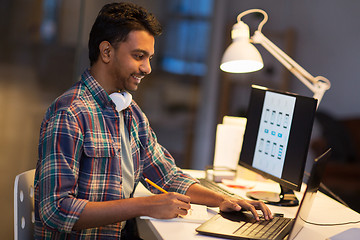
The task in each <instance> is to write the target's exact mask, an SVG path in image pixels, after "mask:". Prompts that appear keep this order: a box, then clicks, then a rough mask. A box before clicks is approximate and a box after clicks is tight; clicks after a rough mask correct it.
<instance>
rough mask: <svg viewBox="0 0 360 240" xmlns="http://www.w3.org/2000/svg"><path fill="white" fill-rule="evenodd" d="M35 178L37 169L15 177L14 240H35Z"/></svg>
mask: <svg viewBox="0 0 360 240" xmlns="http://www.w3.org/2000/svg"><path fill="white" fill-rule="evenodd" d="M34 176H35V169H33V170H29V171H26V172H23V173H21V174H19V175H17V176H16V177H15V184H14V239H15V240H28V239H34V222H35V213H34Z"/></svg>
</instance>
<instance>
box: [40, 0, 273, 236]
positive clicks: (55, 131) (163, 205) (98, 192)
mask: <svg viewBox="0 0 360 240" xmlns="http://www.w3.org/2000/svg"><path fill="white" fill-rule="evenodd" d="M160 33H161V26H160V24H159V23H158V21H157V20H156V19H155V17H154V16H153V15H152V14H150V13H148V12H147V11H146V10H145V9H143V8H141V7H139V6H137V5H135V4H131V3H112V4H107V5H105V6H104V7H103V8H102V10H101V11H100V12H99V15H98V16H97V18H96V21H95V23H94V25H93V27H92V30H91V32H90V38H89V58H90V68H89V69H87V70H85V71H84V73H83V74H82V76H81V79H80V80H79V81H78V82H77V83H75V84H74V86H73V87H71V88H70V89H69V90H68V91H66V92H65V93H64V94H62V95H61V96H60V97H58V98H57V99H56V100H55V101H54V103H53V104H52V105H51V106H50V107H49V109H48V111H47V112H46V115H45V117H44V120H43V122H42V125H41V130H40V139H39V160H38V163H37V167H36V174H35V239H121V238H122V239H135V237H136V236H135V235H136V229H135V225H134V223H133V219H134V218H135V217H138V216H150V217H154V218H163V219H166V218H173V217H176V216H178V215H179V214H180V215H185V214H186V213H187V210H189V209H190V202H191V203H198V204H205V205H208V206H219V207H220V209H221V210H223V211H232V210H235V211H239V210H240V209H247V210H250V211H252V212H253V214H254V215H255V216H256V217H257V213H256V209H260V210H262V212H263V213H264V216H265V217H266V218H271V217H272V216H271V213H270V211H269V209H268V208H267V207H266V206H265V205H264V204H263V203H261V202H258V201H245V200H239V199H233V198H229V197H227V196H224V195H221V194H218V193H215V192H212V191H210V190H208V189H206V188H204V187H202V186H201V185H199V184H198V183H197V181H196V179H194V178H192V177H191V176H189V175H186V174H184V173H183V172H182V171H181V169H179V168H178V167H177V166H176V165H175V162H174V159H173V158H172V156H171V155H170V154H169V153H168V151H167V150H166V149H165V148H163V147H162V146H161V145H160V144H159V143H158V142H157V139H156V136H155V134H154V132H153V131H152V129H151V128H150V125H149V122H148V120H147V118H146V116H145V115H144V113H143V112H142V111H141V109H140V108H139V106H138V105H137V104H136V103H135V102H134V101H133V100H132V98H131V94H130V93H129V92H132V91H136V90H137V89H138V87H139V84H140V83H141V81H143V80H144V77H145V76H146V75H147V74H150V72H151V66H150V60H151V58H152V56H153V55H154V44H155V37H156V36H158V35H159V34H160ZM145 178H148V179H150V180H152V181H153V182H155V183H156V184H158V185H159V186H160V187H162V188H163V189H165V190H166V191H167V192H168V193H163V194H157V195H153V196H149V197H138V198H133V192H134V189H135V188H136V186H137V184H138V183H139V182H142V183H143V184H144V185H145V186H146V187H148V188H149V190H151V191H152V192H154V193H161V192H159V191H158V190H157V189H156V188H153V187H151V186H149V185H147V183H146V182H145V181H144V179H145Z"/></svg>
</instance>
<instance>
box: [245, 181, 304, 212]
mask: <svg viewBox="0 0 360 240" xmlns="http://www.w3.org/2000/svg"><path fill="white" fill-rule="evenodd" d="M280 189H281V190H280V193H276V192H266V191H250V192H247V193H246V196H247V197H249V198H252V199H255V200H261V201H264V202H265V203H267V204H271V205H276V206H285V207H292V206H298V205H299V200H298V199H297V198H296V196H295V194H294V191H293V190H291V189H288V188H285V187H283V186H282V185H281V184H280Z"/></svg>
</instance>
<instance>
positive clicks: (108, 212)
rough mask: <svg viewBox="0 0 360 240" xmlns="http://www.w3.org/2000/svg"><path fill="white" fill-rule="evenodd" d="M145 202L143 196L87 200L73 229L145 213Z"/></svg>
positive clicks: (106, 223) (123, 219) (110, 222)
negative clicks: (111, 199) (100, 200)
mask: <svg viewBox="0 0 360 240" xmlns="http://www.w3.org/2000/svg"><path fill="white" fill-rule="evenodd" d="M146 202H147V201H146V200H144V198H129V199H122V200H114V201H106V202H88V203H87V204H86V206H85V208H84V210H83V211H82V213H81V214H80V218H79V219H78V220H77V222H76V223H75V225H74V227H73V230H81V229H85V228H93V227H100V226H104V225H108V224H113V223H117V222H121V221H125V220H127V219H131V218H134V217H137V216H141V215H146Z"/></svg>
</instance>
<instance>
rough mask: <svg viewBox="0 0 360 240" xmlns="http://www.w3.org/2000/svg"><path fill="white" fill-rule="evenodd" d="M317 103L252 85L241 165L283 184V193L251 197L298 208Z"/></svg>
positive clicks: (250, 193) (253, 195)
mask: <svg viewBox="0 0 360 240" xmlns="http://www.w3.org/2000/svg"><path fill="white" fill-rule="evenodd" d="M316 106H317V100H316V99H314V98H310V97H305V96H300V95H297V94H293V93H288V92H280V91H276V90H272V89H268V88H264V87H260V86H255V85H253V86H252V89H251V96H250V102H249V106H248V111H247V114H246V117H247V125H246V129H245V133H244V140H243V146H242V150H241V154H240V159H239V165H241V166H244V167H246V168H248V169H250V170H253V171H255V172H257V173H259V174H260V175H262V176H263V177H265V178H269V179H271V180H273V181H275V182H278V183H279V184H280V194H279V193H273V192H265V191H253V192H248V193H247V196H248V197H250V198H253V199H258V200H263V201H265V202H267V203H270V204H275V205H281V206H296V205H298V204H299V201H298V200H297V198H296V197H295V194H294V192H293V190H295V191H299V190H300V188H301V184H302V179H303V175H304V169H305V163H306V158H307V153H308V148H309V142H310V137H311V131H312V127H313V123H314V117H315V111H316Z"/></svg>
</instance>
